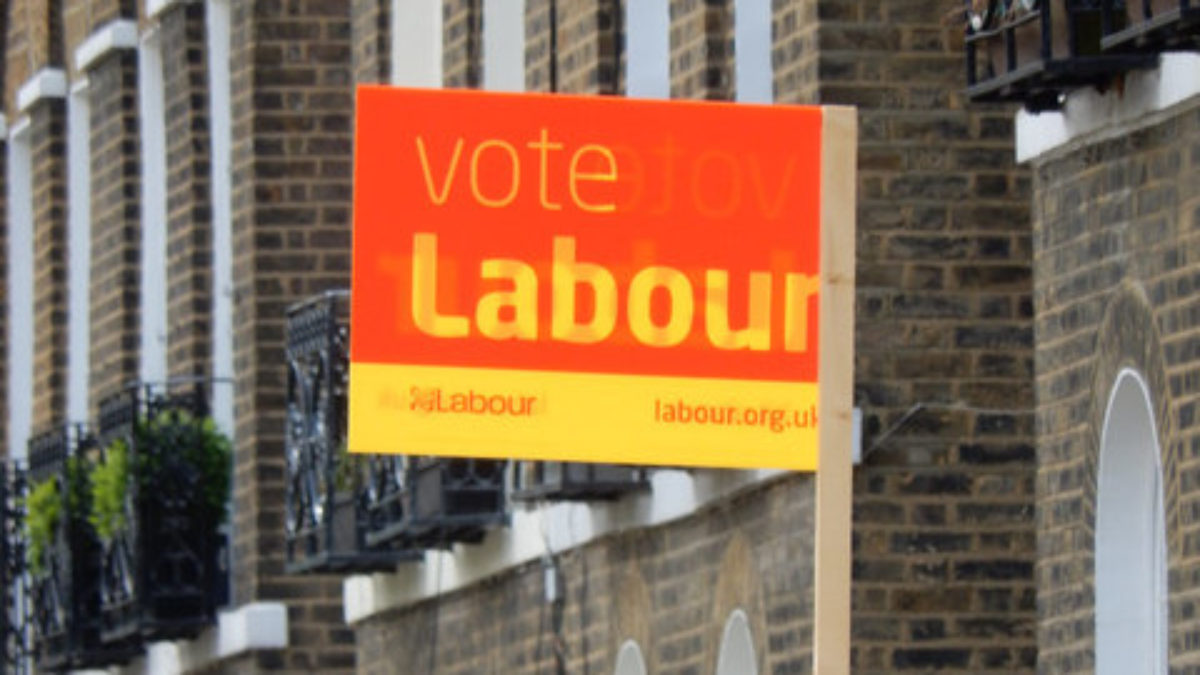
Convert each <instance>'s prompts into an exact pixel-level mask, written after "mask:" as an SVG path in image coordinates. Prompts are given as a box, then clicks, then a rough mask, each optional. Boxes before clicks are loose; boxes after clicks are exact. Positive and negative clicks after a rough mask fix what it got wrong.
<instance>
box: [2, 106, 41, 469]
mask: <svg viewBox="0 0 1200 675" xmlns="http://www.w3.org/2000/svg"><path fill="white" fill-rule="evenodd" d="M29 125H30V122H29V118H28V117H23V118H21V119H20V120H18V121H17V123H16V124H14V125H13V127H12V129H10V130H9V134H8V199H7V201H8V456H9V458H10V459H16V460H21V459H24V458H25V457H26V456H27V455H28V444H29V436H30V434H31V433H32V432H33V345H34V326H33V305H34V300H33V293H34V286H33V226H34V223H33V151H32V148H31V147H30V137H29V135H30V134H29Z"/></svg>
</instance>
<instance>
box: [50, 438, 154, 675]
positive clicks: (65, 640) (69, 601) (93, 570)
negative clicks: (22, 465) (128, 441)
mask: <svg viewBox="0 0 1200 675" xmlns="http://www.w3.org/2000/svg"><path fill="white" fill-rule="evenodd" d="M94 449H95V444H94V441H93V439H92V438H91V436H90V435H88V434H87V433H86V432H85V431H84V430H83V429H82V428H81V427H70V426H62V427H58V428H55V429H51V430H49V431H45V432H43V433H40V434H37V435H35V436H34V437H33V438H32V439H30V441H29V474H28V479H29V494H30V497H29V501H28V502H27V508H28V509H29V510H30V511H34V509H39V513H41V512H43V511H44V510H47V509H48V510H49V511H52V512H54V513H57V514H58V515H57V517H54V518H47V520H46V521H45V522H46V523H47V524H48V528H47V531H46V537H47V538H46V539H45V541H43V542H42V543H41V544H40V545H39V550H38V551H35V552H33V553H32V554H30V570H29V571H30V577H31V580H30V600H31V607H30V613H31V615H32V624H33V646H34V654H35V656H34V658H35V661H36V663H37V666H38V669H39V670H40V671H60V670H68V669H73V668H89V667H94V666H99V665H106V664H110V663H117V662H121V661H124V660H127V659H128V658H129V657H130V656H132V653H133V651H132V650H131V649H130V648H129V646H128V645H111V644H105V643H104V641H103V640H102V638H101V615H100V579H101V563H100V560H101V550H100V542H99V540H98V539H97V538H96V533H95V531H94V529H93V528H92V527H91V525H90V524H89V523H88V520H87V516H86V513H85V512H84V509H83V508H82V507H81V505H82V504H86V502H87V499H88V497H87V477H86V473H85V471H86V469H85V462H86V459H85V457H86V456H87V455H88V454H90V453H93V452H94ZM35 493H36V495H35ZM38 495H40V496H41V499H36V500H35V497H36V496H38ZM35 501H36V503H35Z"/></svg>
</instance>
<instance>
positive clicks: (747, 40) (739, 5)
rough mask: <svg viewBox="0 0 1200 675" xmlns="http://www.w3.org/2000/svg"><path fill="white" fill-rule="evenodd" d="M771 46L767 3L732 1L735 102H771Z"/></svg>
mask: <svg viewBox="0 0 1200 675" xmlns="http://www.w3.org/2000/svg"><path fill="white" fill-rule="evenodd" d="M772 44H773V43H772V39H771V0H735V1H734V7H733V53H734V55H735V57H736V58H735V59H734V85H735V87H736V93H735V97H736V98H737V101H738V102H739V103H771V102H772V101H773V100H774V98H775V79H774V73H775V69H774V67H773V64H772V63H771V48H772Z"/></svg>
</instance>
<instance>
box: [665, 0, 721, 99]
mask: <svg viewBox="0 0 1200 675" xmlns="http://www.w3.org/2000/svg"><path fill="white" fill-rule="evenodd" d="M670 3H671V4H670V12H671V37H670V40H671V98H701V99H709V100H726V99H731V98H733V0H719V1H718V2H713V1H712V0H670Z"/></svg>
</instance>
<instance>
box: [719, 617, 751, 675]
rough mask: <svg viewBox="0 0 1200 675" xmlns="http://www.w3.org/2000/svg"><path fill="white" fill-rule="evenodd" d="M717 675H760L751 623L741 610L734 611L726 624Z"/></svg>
mask: <svg viewBox="0 0 1200 675" xmlns="http://www.w3.org/2000/svg"><path fill="white" fill-rule="evenodd" d="M717 675H758V664H757V663H756V660H755V658H754V638H753V637H752V636H751V635H750V622H749V620H748V619H747V618H746V613H745V612H743V611H742V610H740V609H735V610H733V613H731V614H730V615H729V619H728V620H727V621H726V622H725V634H724V635H723V636H722V637H721V651H720V652H719V653H718V654H717Z"/></svg>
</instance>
